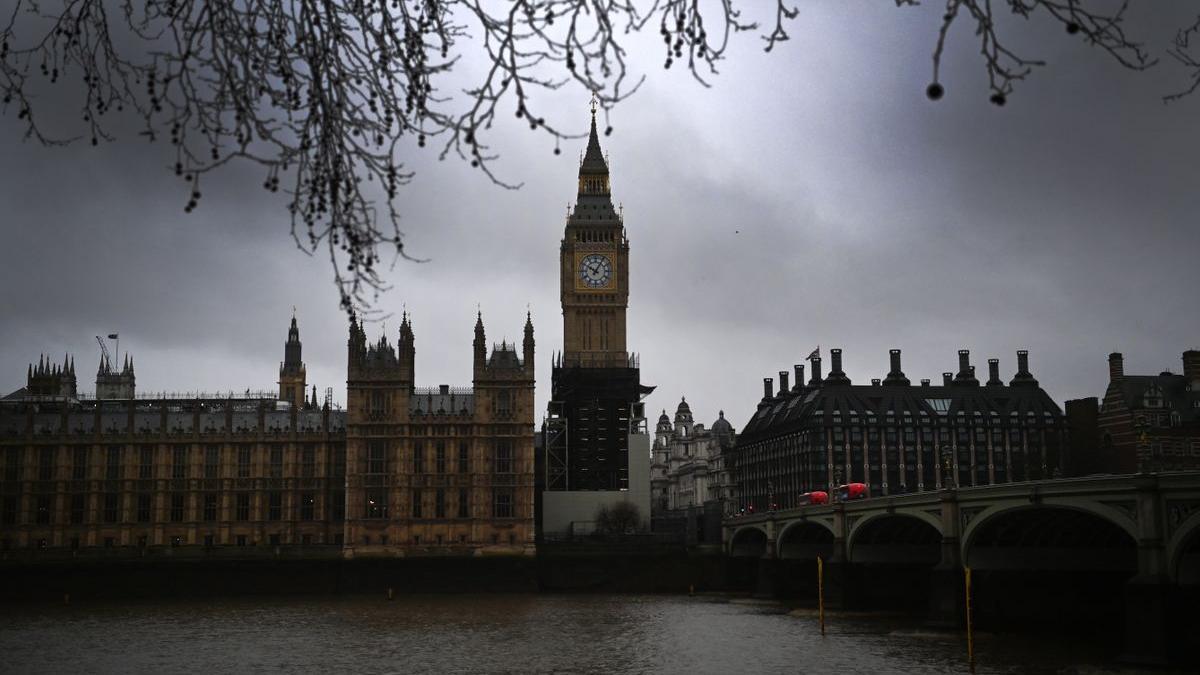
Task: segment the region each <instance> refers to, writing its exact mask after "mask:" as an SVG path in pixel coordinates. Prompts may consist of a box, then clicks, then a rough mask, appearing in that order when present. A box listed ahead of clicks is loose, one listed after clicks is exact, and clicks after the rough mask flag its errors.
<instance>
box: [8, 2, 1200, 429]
mask: <svg viewBox="0 0 1200 675" xmlns="http://www.w3.org/2000/svg"><path fill="white" fill-rule="evenodd" d="M750 4H751V5H752V4H753V3H750ZM939 4H940V3H937V2H931V3H928V6H927V7H922V8H919V9H904V10H900V9H897V8H896V7H895V6H894V4H893V3H892V2H890V0H889V1H887V2H884V1H882V0H880V1H877V2H855V3H843V2H832V1H828V2H806V3H801V14H800V17H799V18H798V19H797V20H796V21H794V22H792V24H791V25H790V31H791V35H792V40H791V41H790V42H788V43H785V44H782V45H780V46H779V47H778V48H777V49H776V50H775V51H774V52H773V53H771V54H763V53H762V51H761V47H760V42H759V40H758V38H757V37H755V36H741V37H742V39H741V40H740V43H739V45H738V46H737V47H736V48H735V49H733V50H732V52H731V54H730V60H729V61H728V62H726V63H725V64H724V65H723V66H722V73H721V75H720V76H719V77H716V78H714V80H713V82H714V86H713V87H712V88H711V89H705V88H703V87H701V86H699V85H697V84H696V83H695V82H693V81H691V80H690V79H688V78H687V77H684V76H683V73H682V72H677V71H676V70H672V71H671V72H663V70H662V68H661V61H662V54H661V53H660V51H659V45H658V43H657V36H656V35H651V36H649V37H650V38H652V39H650V40H649V41H648V42H647V43H646V44H648V45H650V49H649V50H645V49H643V50H641V51H637V52H635V53H633V54H632V55H631V56H632V62H633V64H634V66H635V67H636V68H637V69H639V70H642V71H644V72H647V73H648V80H647V82H646V84H645V85H644V86H643V88H642V90H641V91H640V92H638V93H637V94H636V95H635V96H633V97H632V98H631V99H629V100H627V101H626V102H624V103H622V104H620V105H619V106H618V107H617V108H616V109H615V110H614V111H613V112H612V117H611V123H612V125H613V127H614V131H613V133H612V135H611V136H609V137H607V138H603V139H602V145H603V147H604V150H605V151H606V152H607V153H608V154H609V156H610V160H611V169H612V187H613V198H614V201H617V202H619V203H621V204H623V206H624V212H625V223H626V228H627V231H628V236H629V239H630V249H631V253H630V258H631V270H630V283H631V292H630V307H629V345H630V349H631V350H633V351H636V352H638V353H640V354H641V365H642V379H643V381H644V382H645V383H647V384H652V385H656V386H657V390H656V391H655V392H654V393H653V394H652V395H651V396H650V397H649V399H648V408H650V409H652V410H654V411H655V413H657V411H658V410H659V409H662V408H667V409H668V411H673V410H674V408H675V406H676V405H677V403H678V401H679V397H680V396H683V395H686V396H687V399H688V402H689V403H690V404H691V407H692V410H693V412H694V413H695V416H696V419H697V421H702V422H704V423H705V424H711V422H712V420H714V419H715V418H716V416H717V411H718V410H719V409H723V410H725V412H726V415H727V416H728V417H729V418H730V421H731V422H732V423H733V424H734V426H735V427H736V428H738V429H740V428H741V427H742V426H743V425H744V424H745V421H746V420H747V418H748V416H749V415H750V414H751V412H752V411H753V409H754V406H755V404H756V403H757V401H758V399H759V397H761V395H762V394H761V392H762V384H761V382H762V378H763V377H767V376H770V377H777V374H776V373H777V371H779V370H785V369H786V370H791V367H792V364H794V363H799V362H801V361H802V360H803V358H804V357H805V356H806V355H807V354H808V353H809V352H810V351H811V350H812V349H813V348H814V347H816V346H817V345H818V344H819V345H820V346H821V349H822V352H823V354H824V355H825V356H826V366H825V368H826V371H828V348H830V347H841V348H842V349H843V350H844V361H845V369H846V371H847V374H848V375H849V376H850V377H851V378H852V379H853V380H854V381H855V382H858V383H867V382H868V381H869V380H870V378H873V377H882V376H883V375H884V374H885V373H886V372H887V369H888V368H887V362H888V349H889V348H893V347H898V348H901V349H902V350H903V352H904V370H905V371H906V373H907V374H908V376H909V377H910V378H911V379H912V380H913V381H914V382H915V381H916V380H917V379H919V378H931V379H934V380H935V381H936V380H937V379H939V378H940V373H941V372H942V371H945V370H955V369H956V359H957V357H956V352H957V350H958V349H961V348H966V349H970V350H971V354H972V361H973V363H975V364H976V365H977V368H978V370H979V371H980V372H986V359H987V358H989V357H999V358H1000V359H1001V371H1002V374H1003V375H1004V377H1005V378H1006V379H1008V378H1009V377H1011V376H1012V373H1013V372H1014V370H1015V365H1016V364H1015V356H1014V352H1015V351H1016V350H1017V349H1028V350H1029V351H1030V363H1031V370H1032V371H1033V373H1034V375H1035V376H1036V377H1037V378H1038V379H1039V380H1040V381H1041V383H1042V385H1043V386H1044V387H1045V388H1046V389H1047V390H1048V391H1049V393H1050V394H1051V395H1052V396H1053V397H1054V398H1055V399H1056V400H1058V401H1059V402H1060V403H1061V402H1062V401H1063V400H1066V399H1069V398H1077V397H1082V396H1095V395H1101V394H1102V393H1103V391H1104V387H1105V385H1106V382H1107V366H1106V356H1107V354H1108V353H1109V352H1110V351H1114V350H1116V351H1122V352H1124V354H1125V359H1126V372H1132V373H1157V372H1159V371H1161V370H1164V369H1171V370H1174V371H1176V372H1178V371H1179V370H1180V354H1181V352H1182V351H1183V350H1185V349H1188V348H1195V347H1200V311H1198V310H1197V308H1198V307H1200V302H1198V297H1197V296H1198V294H1197V288H1200V263H1198V262H1197V260H1198V258H1197V251H1200V225H1198V223H1200V215H1198V214H1200V204H1198V202H1197V194H1198V193H1197V190H1196V187H1197V185H1200V162H1198V161H1197V158H1198V157H1200V95H1197V96H1194V97H1192V98H1190V99H1188V100H1185V101H1183V102H1181V103H1178V104H1174V105H1170V106H1167V105H1164V104H1163V103H1162V102H1161V100H1160V96H1161V95H1162V94H1164V93H1167V92H1169V91H1171V90H1173V89H1178V88H1180V87H1182V86H1185V85H1186V82H1187V73H1186V72H1185V71H1183V70H1182V69H1181V68H1179V67H1178V66H1177V65H1176V64H1174V63H1173V62H1170V60H1169V59H1167V60H1166V61H1164V62H1163V63H1162V64H1160V65H1159V66H1158V67H1157V68H1156V69H1154V70H1152V71H1150V72H1146V73H1140V74H1139V73H1132V72H1129V71H1127V70H1124V69H1122V68H1121V67H1120V66H1118V65H1117V64H1116V63H1114V62H1113V61H1112V59H1110V58H1108V57H1107V56H1106V55H1104V54H1103V53H1101V52H1100V51H1099V50H1096V49H1092V48H1089V47H1087V46H1086V45H1085V44H1084V43H1083V41H1082V40H1080V39H1078V37H1071V36H1068V35H1067V34H1066V33H1065V31H1063V30H1062V28H1061V26H1060V25H1058V24H1051V23H1048V22H1047V21H1046V20H1045V17H1038V16H1035V17H1034V18H1033V19H1031V20H1030V21H1029V22H1028V23H1020V24H1015V25H1013V26H1012V27H1013V28H1015V29H1016V30H1014V31H1012V32H1011V33H1010V34H1011V42H1012V45H1011V46H1013V47H1014V48H1016V49H1018V50H1023V53H1024V54H1026V55H1028V56H1031V57H1035V58H1044V59H1046V60H1047V61H1049V66H1048V67H1046V68H1043V69H1040V70H1038V71H1037V72H1035V73H1034V74H1033V76H1032V77H1031V78H1030V79H1029V80H1027V81H1025V82H1022V83H1019V84H1018V88H1017V91H1016V93H1015V94H1014V95H1012V96H1011V97H1010V99H1009V101H1008V104H1007V105H1006V106H1004V107H1003V108H998V107H996V106H993V105H991V104H990V103H988V91H987V79H986V74H985V72H984V70H983V66H982V63H981V62H980V60H979V57H978V45H977V44H976V43H975V42H974V40H975V36H974V35H973V33H972V31H971V30H970V28H969V27H968V26H967V25H966V24H963V25H961V26H959V27H958V28H957V30H956V31H955V32H954V33H953V34H952V37H951V40H950V43H949V47H948V56H947V62H946V63H945V64H944V66H943V75H942V82H943V83H944V84H945V86H946V92H947V93H946V96H945V98H944V99H943V100H942V101H940V102H937V103H933V102H930V101H929V100H927V99H926V98H925V95H924V90H925V86H926V84H927V83H928V80H929V72H930V68H929V55H930V52H931V49H932V47H933V44H934V42H935V40H936V30H937V17H938V15H939V12H940V9H939V7H938V5H939ZM1142 4H1145V3H1142ZM1155 4H1156V9H1160V10H1161V8H1162V7H1161V5H1158V4H1157V3H1155ZM1175 8H1176V9H1178V6H1175ZM1192 11H1193V12H1194V10H1192ZM767 18H769V17H767ZM1186 18H1187V10H1183V14H1182V15H1181V16H1180V15H1177V16H1166V15H1165V13H1163V12H1160V14H1159V15H1157V16H1155V17H1149V16H1145V15H1144V13H1143V14H1141V15H1137V16H1135V17H1134V18H1133V19H1131V25H1130V26H1129V30H1130V31H1131V32H1132V33H1134V34H1135V35H1137V36H1138V37H1140V38H1143V39H1144V40H1145V41H1146V42H1147V44H1148V46H1149V47H1150V48H1151V49H1152V51H1155V52H1156V53H1158V54H1162V53H1163V47H1165V46H1166V45H1167V43H1168V40H1169V39H1170V38H1171V36H1172V34H1173V28H1174V26H1176V25H1179V24H1180V23H1182V21H1183V20H1185V19H1186ZM542 100H543V101H544V105H545V106H547V107H546V109H545V114H546V116H547V117H552V118H553V119H554V120H555V121H557V122H558V123H559V124H566V125H568V126H569V127H570V129H571V130H574V131H578V132H583V131H585V130H586V124H587V120H588V113H587V100H588V94H587V92H585V91H582V90H581V89H578V88H576V89H571V90H568V91H566V92H563V93H562V94H560V95H555V96H551V97H545V98H544V99H542ZM14 112H15V111H13V110H11V109H10V110H8V111H6V112H5V113H4V114H3V115H0V237H2V238H0V241H2V242H3V245H2V246H0V390H2V392H0V393H6V392H8V391H12V390H15V389H17V388H19V387H21V386H23V385H24V378H25V372H26V366H27V365H28V364H29V363H30V362H31V361H33V362H36V361H37V359H38V355H39V354H40V353H42V352H46V353H49V354H51V355H53V356H55V358H56V359H61V358H62V354H63V353H64V352H71V353H72V354H74V355H75V359H76V365H77V370H78V371H79V374H80V389H81V390H83V391H92V390H93V389H94V383H93V374H94V372H95V369H96V365H97V363H98V358H99V356H98V350H99V348H98V347H97V345H96V344H95V339H94V338H93V336H94V335H102V334H107V333H111V332H119V333H120V335H121V350H122V352H124V351H125V350H128V352H129V353H130V354H131V355H133V357H134V358H135V360H136V364H137V376H138V389H139V390H140V391H142V392H147V391H158V390H173V391H184V390H208V391H212V390H223V391H224V390H230V389H233V390H239V391H240V390H244V389H246V388H248V387H249V388H252V389H267V388H274V387H275V382H276V379H277V375H278V367H279V361H280V360H281V359H282V358H283V341H284V339H285V337H286V330H287V324H288V321H289V319H290V317H291V313H292V307H293V305H294V306H295V307H296V311H297V316H298V320H299V324H300V333H301V338H302V340H303V342H304V360H305V361H306V362H307V364H308V378H309V382H310V384H313V383H315V384H316V385H317V386H318V387H319V388H320V389H321V390H322V392H323V391H324V388H325V387H327V386H328V387H333V390H334V397H335V399H336V400H337V401H339V402H344V400H345V361H346V353H345V342H346V335H347V331H346V320H345V317H344V315H343V314H342V313H341V312H340V311H339V309H338V306H337V296H336V292H335V290H334V288H333V285H332V280H331V275H330V271H329V267H328V260H327V259H325V258H321V257H317V258H309V257H307V256H306V255H304V254H303V253H301V252H299V251H298V250H297V249H296V248H295V247H294V245H293V243H292V240H291V238H290V235H289V233H288V224H287V220H286V213H285V212H284V210H283V206H282V204H283V202H282V200H280V199H277V198H275V197H277V196H272V195H268V194H266V193H265V192H263V191H262V190H261V188H260V187H259V186H260V185H261V183H262V176H261V175H259V174H258V173H256V172H255V171H254V170H252V169H249V168H246V169H234V170H231V171H228V172H227V173H226V174H225V175H224V176H222V177H220V178H215V179H213V180H209V181H208V182H207V183H206V184H205V186H204V197H203V200H202V203H201V205H200V208H199V209H198V210H197V211H195V212H193V213H191V214H184V212H183V205H184V204H185V202H186V201H187V194H186V190H185V188H184V187H183V186H182V185H181V184H180V183H179V181H178V179H177V178H175V177H174V176H173V175H172V173H171V171H170V166H171V165H172V164H173V163H174V159H173V156H171V155H170V154H169V152H168V151H167V147H166V146H165V145H149V144H147V143H146V142H145V141H144V139H142V138H141V137H138V136H136V135H132V134H127V135H124V136H122V137H121V138H120V139H119V142H118V143H115V144H101V146H100V147H99V148H92V147H91V146H90V145H75V146H70V147H67V148H43V147H40V146H36V145H33V144H30V143H25V142H23V141H22V139H21V127H20V126H19V124H18V122H17V120H16V118H15V114H14ZM491 142H492V145H493V146H494V147H495V148H496V149H497V150H499V151H500V152H501V153H502V154H503V160H502V162H501V163H499V164H498V165H497V170H498V171H499V173H500V174H501V176H502V177H503V178H504V179H506V180H510V181H513V182H520V183H523V187H522V188H521V189H520V190H516V191H505V190H502V189H500V188H497V187H495V186H494V185H492V184H491V183H489V182H488V181H487V180H486V178H485V177H484V176H482V175H481V174H480V172H478V171H476V170H472V169H471V168H470V167H469V166H466V165H465V164H463V163H461V162H458V161H446V162H438V161H436V159H435V157H434V153H432V152H428V151H427V152H425V153H423V154H420V155H415V156H409V157H406V158H405V161H406V162H407V163H408V165H409V166H410V167H411V168H413V169H415V170H416V171H417V176H416V178H415V179H414V181H413V183H412V184H411V185H410V186H408V187H407V188H404V189H403V191H402V192H401V197H400V198H401V209H402V211H403V213H404V222H403V228H404V230H405V232H406V233H407V237H408V238H407V240H406V247H407V249H408V250H409V251H411V252H412V253H413V254H415V255H418V256H422V257H428V258H429V259H430V260H431V261H430V262H428V263H426V264H420V265H417V264H408V263H400V264H398V265H397V266H396V267H395V269H394V270H393V271H391V272H390V273H389V274H388V276H387V278H388V280H389V281H390V283H391V284H392V285H393V289H392V290H391V291H390V292H388V293H387V294H386V295H385V296H384V297H382V298H381V299H380V301H379V303H378V306H379V307H380V308H381V309H383V310H385V311H390V312H394V313H395V314H396V315H397V316H396V318H394V319H391V320H388V321H387V322H386V330H387V331H388V334H389V339H390V340H392V341H393V342H394V340H395V337H396V330H397V329H398V328H399V318H398V316H399V313H400V310H401V308H402V307H405V306H407V309H408V311H409V312H410V313H411V315H412V317H413V324H414V332H415V334H416V350H417V366H416V367H417V378H418V385H420V386H428V385H436V384H441V383H448V384H454V385H466V384H468V383H469V382H470V378H471V340H472V326H473V325H474V321H475V310H476V305H477V303H478V304H479V305H480V306H481V307H482V310H483V317H484V323H485V326H486V329H487V335H488V338H489V340H492V341H496V342H499V341H500V340H501V339H502V338H507V339H509V340H513V339H518V340H519V339H520V336H521V328H522V325H523V323H524V314H525V311H526V307H527V306H528V307H529V308H530V311H531V312H532V315H533V321H534V326H535V329H536V338H537V360H538V363H537V379H538V406H539V410H544V407H545V402H546V399H547V397H548V396H549V389H550V367H549V366H550V355H551V353H552V352H553V351H555V350H558V349H561V345H562V318H561V317H562V314H561V309H560V307H559V301H558V267H557V265H558V247H559V242H560V239H561V237H562V234H563V227H564V225H565V220H564V216H565V212H566V207H567V204H568V203H570V202H572V201H573V200H574V196H575V178H576V173H577V162H578V153H579V151H581V150H582V149H583V147H584V144H585V143H584V140H582V139H581V140H578V141H574V142H573V144H572V143H567V144H565V145H564V146H563V150H564V151H563V153H562V154H561V155H558V156H555V155H554V154H553V152H552V150H553V143H552V141H549V140H547V138H546V137H545V136H543V135H538V134H533V133H531V132H530V131H529V130H528V127H527V126H523V125H521V124H518V123H516V121H515V120H514V122H513V123H512V124H511V125H510V126H509V127H502V128H500V129H499V130H498V131H497V132H496V134H495V135H494V136H493V137H492V139H491ZM383 329H384V325H375V326H372V327H370V328H369V329H368V334H369V336H370V337H372V338H374V337H377V336H378V334H379V331H381V330H383ZM540 416H541V414H540V412H539V415H538V417H539V421H540Z"/></svg>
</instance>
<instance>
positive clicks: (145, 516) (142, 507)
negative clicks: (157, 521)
mask: <svg viewBox="0 0 1200 675" xmlns="http://www.w3.org/2000/svg"><path fill="white" fill-rule="evenodd" d="M152 499H153V497H151V495H149V494H147V493H143V494H140V495H138V497H137V521H138V522H139V523H148V522H150V516H151V506H152V504H153V501H152Z"/></svg>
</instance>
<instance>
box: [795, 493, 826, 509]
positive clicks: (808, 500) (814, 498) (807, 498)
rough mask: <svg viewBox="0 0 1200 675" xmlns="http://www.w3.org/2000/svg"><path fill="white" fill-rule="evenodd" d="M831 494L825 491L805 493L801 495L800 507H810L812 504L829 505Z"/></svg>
mask: <svg viewBox="0 0 1200 675" xmlns="http://www.w3.org/2000/svg"><path fill="white" fill-rule="evenodd" d="M828 503H829V493H828V492H825V491H824V490H814V491H812V492H805V493H804V494H802V495H800V506H808V505H810V504H828Z"/></svg>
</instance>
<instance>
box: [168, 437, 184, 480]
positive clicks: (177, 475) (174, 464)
mask: <svg viewBox="0 0 1200 675" xmlns="http://www.w3.org/2000/svg"><path fill="white" fill-rule="evenodd" d="M171 478H174V479H176V480H179V479H181V478H187V446H186V445H176V446H174V447H172V448H171Z"/></svg>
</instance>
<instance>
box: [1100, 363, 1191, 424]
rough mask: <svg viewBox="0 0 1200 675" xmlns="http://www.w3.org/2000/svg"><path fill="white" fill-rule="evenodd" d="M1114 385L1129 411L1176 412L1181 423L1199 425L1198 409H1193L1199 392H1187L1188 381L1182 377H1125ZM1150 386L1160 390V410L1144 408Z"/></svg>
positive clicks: (1164, 375)
mask: <svg viewBox="0 0 1200 675" xmlns="http://www.w3.org/2000/svg"><path fill="white" fill-rule="evenodd" d="M1115 384H1116V386H1117V388H1118V391H1119V392H1120V393H1121V397H1122V398H1123V399H1124V400H1125V405H1127V406H1128V407H1129V409H1130V410H1156V411H1160V412H1177V413H1179V418H1180V421H1181V422H1184V423H1189V422H1198V423H1200V408H1197V407H1195V401H1198V400H1200V391H1188V389H1189V387H1188V381H1187V378H1185V377H1184V376H1183V375H1175V374H1173V373H1162V374H1159V375H1126V376H1124V377H1122V378H1121V379H1120V380H1119V381H1118V382H1116V383H1115ZM1151 385H1157V386H1158V388H1159V389H1160V390H1162V397H1163V401H1162V407H1161V408H1146V399H1145V397H1146V391H1147V390H1148V389H1150V387H1151Z"/></svg>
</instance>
